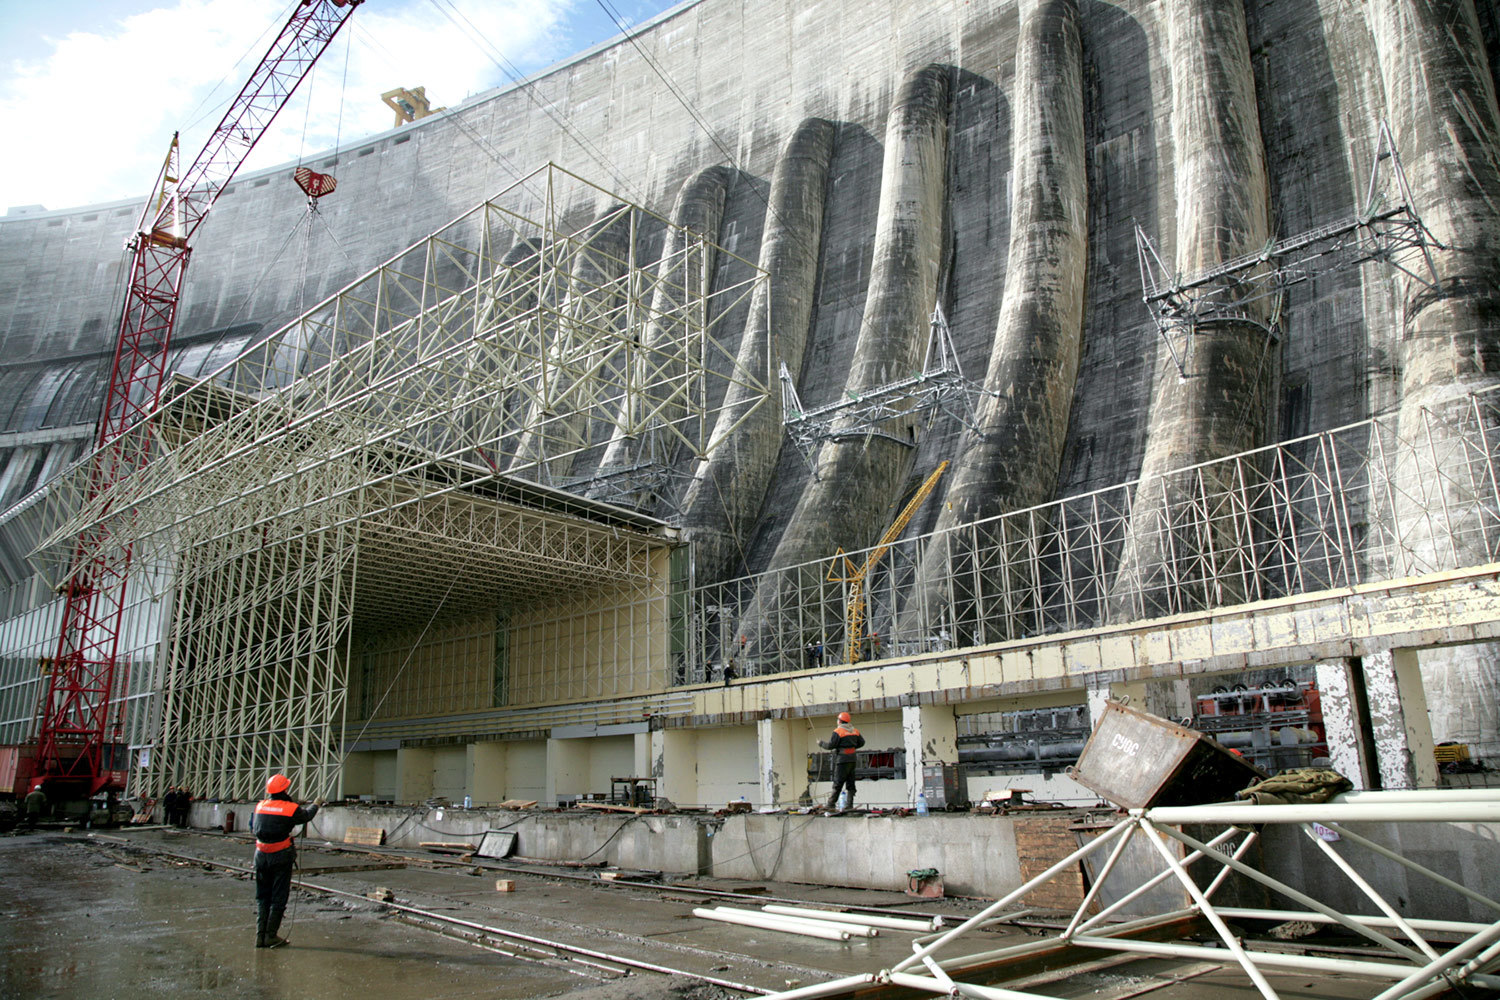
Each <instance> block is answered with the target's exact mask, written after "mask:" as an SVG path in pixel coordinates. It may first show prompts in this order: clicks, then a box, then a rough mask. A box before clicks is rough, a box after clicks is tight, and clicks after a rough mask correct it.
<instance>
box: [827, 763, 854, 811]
mask: <svg viewBox="0 0 1500 1000" xmlns="http://www.w3.org/2000/svg"><path fill="white" fill-rule="evenodd" d="M854 758H855V755H854V754H852V753H848V754H845V753H841V754H839V755H838V756H837V757H836V758H834V763H833V794H832V795H830V796H828V808H830V809H832V808H834V807H835V806H837V805H838V804H839V792H842V791H843V790H844V789H845V788H847V789H849V805H851V806H852V805H854V763H855V761H854Z"/></svg>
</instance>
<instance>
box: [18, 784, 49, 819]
mask: <svg viewBox="0 0 1500 1000" xmlns="http://www.w3.org/2000/svg"><path fill="white" fill-rule="evenodd" d="M23 806H24V808H25V812H24V813H23V814H22V819H21V825H22V826H24V827H25V828H26V829H28V830H35V829H36V825H37V824H38V823H40V822H41V821H42V813H44V812H46V811H47V793H46V792H44V791H42V783H41V782H40V781H37V782H33V783H32V786H31V791H29V792H27V793H26V800H25V802H24V803H23Z"/></svg>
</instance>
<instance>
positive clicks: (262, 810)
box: [255, 799, 297, 854]
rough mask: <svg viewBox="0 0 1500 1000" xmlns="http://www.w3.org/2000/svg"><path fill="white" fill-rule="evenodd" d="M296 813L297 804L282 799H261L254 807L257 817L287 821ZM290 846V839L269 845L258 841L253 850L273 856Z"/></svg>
mask: <svg viewBox="0 0 1500 1000" xmlns="http://www.w3.org/2000/svg"><path fill="white" fill-rule="evenodd" d="M296 812H297V803H295V802H287V801H285V800H283V799H262V800H261V801H260V803H259V804H258V805H256V807H255V814H256V815H257V816H285V817H286V818H287V819H291V818H292V816H293V815H294V814H295V813H296ZM291 846H292V838H291V837H288V838H286V839H285V840H278V841H276V842H274V843H270V844H266V843H262V842H261V841H259V840H257V841H256V842H255V849H256V850H257V851H263V852H265V853H266V854H275V853H276V852H277V851H284V850H286V849H287V848H288V847H291Z"/></svg>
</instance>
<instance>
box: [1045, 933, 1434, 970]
mask: <svg viewBox="0 0 1500 1000" xmlns="http://www.w3.org/2000/svg"><path fill="white" fill-rule="evenodd" d="M1073 943H1074V944H1080V945H1087V946H1088V947H1090V948H1102V949H1104V950H1106V951H1128V952H1132V953H1135V954H1141V955H1162V956H1165V957H1167V958H1195V959H1207V960H1208V961H1211V962H1222V963H1223V964H1225V965H1229V964H1231V962H1233V960H1234V956H1232V955H1231V954H1230V953H1229V952H1228V951H1227V950H1226V949H1224V948H1210V947H1208V946H1207V945H1201V944H1177V943H1175V942H1171V941H1139V940H1125V939H1121V938H1112V937H1109V936H1108V935H1105V934H1080V935H1078V936H1077V937H1075V938H1073ZM1245 956H1246V960H1247V961H1249V962H1250V963H1251V964H1252V965H1255V966H1262V965H1264V966H1269V967H1272V968H1283V969H1302V970H1304V971H1307V972H1339V973H1346V974H1348V975H1356V976H1379V977H1380V978H1382V979H1398V978H1400V977H1401V976H1404V975H1406V974H1407V973H1409V972H1411V971H1412V970H1413V968H1414V966H1411V965H1402V964H1400V963H1397V962H1366V961H1361V960H1358V959H1352V958H1319V957H1315V956H1312V955H1289V954H1286V953H1285V952H1267V951H1255V950H1253V949H1246V950H1245Z"/></svg>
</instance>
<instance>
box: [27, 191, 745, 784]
mask: <svg viewBox="0 0 1500 1000" xmlns="http://www.w3.org/2000/svg"><path fill="white" fill-rule="evenodd" d="M599 205H603V206H606V207H605V208H604V209H603V210H602V211H600V210H597V206H599ZM580 213H582V214H583V215H584V219H583V222H582V224H578V225H573V224H570V222H569V221H568V220H569V218H570V217H572V216H576V215H578V214H580ZM653 247H655V248H656V251H655V252H653ZM662 248H665V250H663V249H662ZM707 254H717V255H718V256H719V259H720V260H721V261H722V260H723V259H724V258H725V257H726V256H727V254H726V253H725V251H723V250H719V249H717V248H715V247H713V246H712V245H711V244H710V243H708V241H707V240H705V239H704V238H703V236H702V235H701V234H698V233H692V232H688V231H686V230H679V229H676V228H675V227H673V226H671V224H670V223H668V222H666V221H664V220H662V219H660V218H658V217H656V216H653V215H651V214H650V213H648V212H646V211H645V210H643V209H641V208H639V207H636V206H632V205H628V204H625V203H622V202H620V201H619V199H617V198H615V197H613V196H611V195H609V194H608V193H606V192H604V191H602V190H600V189H598V188H595V187H594V186H592V185H590V184H588V183H587V182H585V181H583V180H581V179H580V178H578V177H576V176H574V175H572V174H570V173H568V172H566V171H564V170H562V169H560V168H558V167H555V166H551V165H549V166H547V167H545V168H543V169H541V170H539V171H537V172H536V173H535V174H533V175H531V176H530V177H528V178H527V179H525V180H524V181H522V182H521V183H519V184H517V185H516V186H514V187H512V188H510V189H508V190H507V191H505V192H502V193H501V194H500V195H498V196H497V197H495V198H493V199H491V200H489V201H487V202H485V203H484V204H482V205H480V206H478V207H477V208H475V209H474V210H472V211H470V212H468V213H466V214H464V215H463V216H461V217H459V218H458V219H456V220H454V221H453V222H451V223H449V224H448V225H446V226H444V227H443V228H442V229H441V230H439V231H438V232H436V233H434V234H433V235H431V236H429V237H427V238H426V239H424V240H422V241H421V242H419V243H417V244H415V245H414V246H412V247H411V248H409V249H408V250H406V251H404V252H402V253H401V254H398V255H397V256H396V257H395V258H393V259H392V260H390V261H389V262H387V263H386V264H384V265H382V266H380V267H378V268H376V269H375V270H373V271H371V272H369V273H368V274H366V275H364V276H362V277H361V278H359V279H357V280H355V281H354V282H353V283H351V284H350V285H348V286H347V287H345V288H344V289H342V290H341V291H339V292H337V293H336V294H334V295H332V296H330V297H329V298H328V299H326V300H325V301H324V302H322V303H321V304H319V305H318V306H316V307H314V308H313V309H311V310H309V311H308V312H307V313H306V314H304V315H303V316H301V317H299V318H298V319H297V320H296V321H294V322H293V323H291V324H289V325H288V326H287V327H285V328H283V329H281V330H279V331H277V332H276V333H274V334H272V335H270V336H269V337H267V338H266V339H265V340H263V341H261V342H260V343H258V344H257V345H255V346H254V347H252V348H250V349H249V350H247V351H246V352H245V353H244V354H243V355H241V356H240V358H238V359H237V360H236V361H235V362H233V363H232V364H230V365H228V366H226V367H225V368H224V369H222V370H221V371H219V372H217V373H215V374H214V375H212V376H210V377H208V378H206V379H203V380H202V381H199V382H196V383H194V382H190V381H188V380H185V379H175V380H174V381H173V383H172V384H171V385H170V386H169V387H168V390H167V391H166V392H165V393H164V402H163V403H162V405H161V406H160V407H159V408H158V410H157V411H155V413H154V414H153V415H152V416H151V418H149V419H147V420H145V421H143V422H141V423H140V424H138V425H137V426H136V427H134V428H133V429H132V430H131V431H129V432H128V434H127V437H131V436H133V437H137V438H140V439H145V438H147V437H148V436H149V438H150V439H151V445H152V453H153V454H157V455H159V456H161V457H159V458H157V459H156V460H154V461H152V462H150V463H147V464H146V465H144V466H143V467H141V468H139V469H137V470H135V471H134V472H132V473H131V474H130V475H128V476H123V477H121V478H120V479H119V481H118V482H115V483H113V484H111V486H110V488H109V489H107V490H105V491H102V492H99V491H97V490H91V488H90V483H89V480H88V468H89V463H88V462H87V461H85V462H84V463H82V464H80V466H79V467H77V468H76V469H75V470H73V471H72V472H71V473H70V474H66V475H64V476H63V477H61V478H60V479H59V480H58V481H57V482H56V483H55V484H54V485H53V487H52V488H51V489H50V490H49V491H48V492H47V495H46V497H45V503H46V504H47V505H48V511H47V516H46V517H45V518H43V520H44V521H45V523H46V524H47V525H48V527H49V528H50V529H51V530H50V533H49V534H48V535H46V536H45V537H44V538H43V539H42V542H41V544H40V545H39V546H38V548H37V550H36V552H35V553H34V557H33V558H34V559H35V560H36V561H37V562H38V564H39V566H40V567H41V568H42V569H43V571H44V572H45V573H47V574H49V575H50V577H51V578H52V579H54V580H56V581H58V582H59V583H65V582H67V580H68V576H69V573H70V572H71V571H72V568H73V567H75V566H77V565H79V563H80V561H79V560H76V559H74V558H72V556H73V553H72V551H71V550H72V547H73V545H74V544H75V540H76V539H77V538H79V537H89V538H95V539H99V540H100V541H99V544H100V546H121V547H124V546H133V547H134V551H135V553H136V557H137V559H140V560H146V561H149V562H151V563H152V564H157V565H164V566H171V567H172V568H173V570H174V572H173V573H172V574H171V576H172V580H173V584H174V588H173V590H172V592H171V595H172V600H173V612H172V622H171V628H170V632H169V634H168V637H167V639H166V640H165V644H164V655H163V658H162V661H163V664H164V667H163V669H164V671H165V675H164V683H163V688H162V692H163V705H164V708H163V713H162V718H163V721H162V737H161V740H160V741H159V743H158V745H157V748H156V753H155V756H154V759H153V762H152V768H153V774H154V776H155V780H156V781H157V782H158V783H166V782H179V781H185V782H188V783H190V784H191V785H192V787H194V788H195V789H196V790H204V791H208V790H212V791H214V792H216V793H218V794H222V795H249V794H252V793H254V792H255V791H256V789H257V788H258V787H259V785H258V783H259V782H260V781H263V780H264V776H265V774H266V772H267V770H268V769H284V770H287V771H288V773H289V774H291V776H292V777H293V778H294V779H301V784H300V785H299V787H302V788H303V789H318V790H324V791H330V792H331V791H332V790H333V786H332V782H333V781H335V780H336V774H337V763H338V759H339V754H340V752H341V746H342V741H343V732H342V725H343V720H344V699H345V697H346V695H345V691H346V671H347V666H348V663H347V661H348V657H349V643H350V641H351V638H350V637H351V635H352V634H353V633H354V631H355V630H363V631H365V632H366V633H368V632H370V631H377V632H378V631H382V630H386V631H397V630H401V629H407V630H413V629H420V628H421V627H422V626H423V624H424V622H430V621H432V620H434V619H436V618H438V617H440V616H441V617H443V618H449V617H453V616H457V615H462V614H466V613H473V612H474V611H476V610H478V609H497V608H498V609H507V608H509V609H517V608H523V609H524V608H534V607H547V606H556V605H559V604H562V603H565V602H567V601H569V600H572V599H574V598H576V597H577V596H578V595H580V594H583V593H586V592H593V593H601V592H602V593H608V594H610V595H612V597H611V599H612V600H613V601H617V602H619V603H622V604H629V603H631V602H637V603H639V602H641V601H643V600H648V599H650V598H651V597H652V596H653V595H657V594H659V593H660V592H661V589H662V584H661V581H660V579H659V576H660V573H659V568H658V567H659V564H660V562H661V560H660V559H659V558H658V555H657V554H658V553H659V552H660V551H661V550H662V549H663V548H664V547H665V546H667V545H668V544H670V537H669V533H668V532H666V531H665V525H664V523H663V522H661V521H658V520H656V519H655V518H653V517H650V516H647V515H644V514H638V513H634V512H632V511H627V510H623V509H620V508H616V507H612V506H610V505H608V504H606V503H603V502H600V501H598V500H593V499H590V498H588V497H586V496H582V495H579V494H577V493H568V492H565V491H563V490H559V489H557V488H555V487H552V486H548V485H545V483H544V482H539V481H538V480H543V481H545V480H547V479H549V478H551V476H552V473H551V471H550V470H552V469H556V468H562V467H566V468H569V469H571V470H573V471H574V472H575V473H576V472H577V471H579V470H582V469H587V468H588V467H589V466H590V463H594V464H597V462H598V461H599V455H600V453H601V452H602V450H603V447H602V446H603V444H604V443H605V442H607V441H609V440H611V439H612V438H615V437H618V438H620V439H622V440H623V441H625V442H626V443H627V445H628V443H629V442H631V441H633V440H639V439H653V438H654V439H657V440H670V441H672V442H673V443H674V445H675V447H674V448H672V449H671V451H672V453H673V454H681V455H683V456H684V458H685V460H691V459H692V458H696V457H698V456H701V455H702V454H703V453H704V452H705V451H706V450H707V448H708V446H709V441H708V432H709V431H710V430H711V429H712V427H713V424H714V423H715V419H716V416H717V410H716V408H715V406H716V404H713V403H711V402H710V400H717V399H721V398H723V397H724V395H725V394H726V390H727V389H728V388H729V387H731V386H735V387H738V390H739V393H743V392H744V391H745V390H747V389H748V390H751V391H752V392H754V393H757V394H758V395H759V397H760V398H761V399H762V400H763V399H765V398H766V397H767V395H768V390H767V389H766V387H765V385H764V378H765V372H767V371H768V370H769V361H767V362H765V366H763V367H761V368H760V369H759V370H758V371H747V370H745V369H744V368H742V367H740V366H739V365H738V363H737V362H736V352H735V350H734V348H735V347H737V345H735V344H730V345H729V347H728V348H726V347H725V345H724V344H722V343H721V341H720V339H719V338H718V336H717V333H718V326H719V325H720V323H721V322H722V320H723V317H724V315H725V314H726V313H727V312H728V311H730V310H731V309H733V308H734V307H735V306H736V305H737V304H738V303H740V302H741V301H742V300H748V298H749V296H750V294H751V292H752V290H753V289H754V287H755V286H756V285H757V284H759V283H760V282H762V281H764V280H766V277H765V274H764V272H762V271H760V270H759V269H757V268H755V267H754V266H753V265H751V264H749V263H748V262H744V261H738V262H737V265H736V266H735V267H734V268H732V269H724V268H721V269H720V273H721V274H723V273H724V272H725V270H729V271H730V272H732V274H734V275H738V276H739V277H738V278H734V279H731V280H721V281H719V283H718V286H717V287H712V288H711V287H709V286H708V284H707V279H706V277H705V275H706V274H707V273H708V270H707V269H706V268H704V267H703V266H702V261H703V259H704V257H705V255H707ZM714 383H718V384H714ZM667 450H668V449H665V448H660V447H659V451H660V452H661V453H663V454H664V453H666V452H667ZM624 452H625V453H626V454H627V455H628V452H629V448H628V447H627V448H625V449H624ZM163 596H165V595H163ZM149 785H150V782H149V781H148V790H149Z"/></svg>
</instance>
